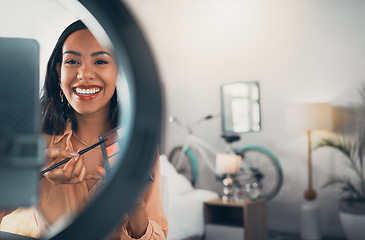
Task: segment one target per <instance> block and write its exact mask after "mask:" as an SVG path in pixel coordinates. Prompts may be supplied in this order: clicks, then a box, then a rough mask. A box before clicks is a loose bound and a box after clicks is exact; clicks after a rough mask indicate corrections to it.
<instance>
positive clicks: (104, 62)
mask: <svg viewBox="0 0 365 240" xmlns="http://www.w3.org/2000/svg"><path fill="white" fill-rule="evenodd" d="M95 64H108V62H107V61H105V60H97V61H95Z"/></svg>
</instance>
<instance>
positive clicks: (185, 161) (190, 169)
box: [169, 146, 198, 186]
mask: <svg viewBox="0 0 365 240" xmlns="http://www.w3.org/2000/svg"><path fill="white" fill-rule="evenodd" d="M182 148H183V147H182V146H177V147H175V148H173V149H172V151H171V153H170V155H169V161H170V162H171V164H172V165H173V166H174V167H175V168H176V170H177V172H178V173H180V174H182V175H184V176H185V177H186V178H187V179H188V180H189V181H190V182H191V184H192V185H193V186H194V185H195V182H196V180H197V179H198V164H197V161H196V158H195V156H194V154H193V152H192V151H191V150H190V149H189V148H188V149H186V150H185V152H184V153H182V154H181V151H182Z"/></svg>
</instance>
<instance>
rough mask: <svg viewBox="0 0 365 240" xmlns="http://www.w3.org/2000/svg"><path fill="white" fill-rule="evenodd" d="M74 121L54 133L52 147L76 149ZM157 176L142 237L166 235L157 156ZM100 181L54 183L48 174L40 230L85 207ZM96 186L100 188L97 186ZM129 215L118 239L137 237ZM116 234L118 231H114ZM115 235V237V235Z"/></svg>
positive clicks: (147, 203)
mask: <svg viewBox="0 0 365 240" xmlns="http://www.w3.org/2000/svg"><path fill="white" fill-rule="evenodd" d="M71 136H72V129H71V124H68V125H67V128H66V131H65V133H64V134H63V135H60V136H52V137H51V140H50V142H49V146H48V148H65V149H67V150H73V146H72V143H71ZM153 174H154V180H153V182H152V184H151V185H150V187H149V189H148V191H147V193H146V195H145V197H144V201H145V206H146V214H147V218H148V221H149V224H148V227H147V230H146V232H145V234H144V235H143V236H142V237H141V238H140V239H143V240H145V239H156V240H160V239H166V237H167V229H168V223H167V219H166V215H165V212H164V210H163V206H162V199H161V177H160V163H159V161H158V160H156V163H155V166H154V169H153ZM99 186H100V184H96V185H95V186H94V187H93V188H92V189H91V190H90V191H89V190H88V188H87V184H86V182H85V181H84V182H82V183H78V184H58V185H54V184H53V183H52V182H50V181H49V180H48V179H47V178H45V177H44V178H42V180H41V182H40V198H39V204H38V206H37V207H36V218H37V224H38V226H39V229H40V233H41V234H42V233H45V232H46V231H47V230H48V229H49V228H50V227H52V224H54V223H56V222H57V221H59V220H60V219H62V218H65V217H66V218H67V217H70V216H71V217H72V216H74V215H76V214H77V213H78V212H79V211H80V210H82V209H83V207H84V206H85V204H86V203H87V202H88V200H89V198H90V197H91V196H92V195H93V194H94V192H95V191H97V189H98V187H99ZM95 189H96V190H95ZM128 226H129V224H128V219H127V217H126V219H125V221H124V223H123V224H122V226H121V227H120V228H119V231H118V232H119V233H118V235H119V236H120V237H119V236H118V237H117V239H123V240H124V239H133V238H131V237H130V230H129V229H128ZM113 236H114V235H113ZM113 239H115V238H114V237H113Z"/></svg>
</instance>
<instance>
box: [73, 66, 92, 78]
mask: <svg viewBox="0 0 365 240" xmlns="http://www.w3.org/2000/svg"><path fill="white" fill-rule="evenodd" d="M94 77H95V73H94V70H93V66H90V65H89V64H82V65H81V66H80V67H79V70H78V73H77V79H79V80H91V79H93V78H94Z"/></svg>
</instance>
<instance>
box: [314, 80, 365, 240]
mask: <svg viewBox="0 0 365 240" xmlns="http://www.w3.org/2000/svg"><path fill="white" fill-rule="evenodd" d="M360 95H361V100H362V101H361V104H359V105H358V106H357V107H356V109H357V110H358V111H357V112H358V113H359V115H360V117H361V118H360V119H361V120H362V121H361V127H360V129H361V130H360V131H359V135H358V139H357V140H355V141H354V140H351V139H349V138H347V137H345V136H344V135H341V134H336V135H335V136H333V137H326V138H322V139H321V140H320V141H319V142H318V143H317V145H316V147H315V149H318V148H322V147H331V148H333V149H336V150H338V151H340V152H341V153H342V154H343V155H344V156H345V158H344V159H345V160H346V162H347V165H348V167H349V169H351V170H352V173H353V174H350V175H348V176H343V175H339V174H332V175H330V176H329V177H328V179H327V181H326V182H325V184H324V185H323V187H328V186H336V187H337V188H338V190H339V194H340V203H339V210H340V220H341V224H342V227H343V230H344V231H345V234H346V237H347V239H349V240H364V239H365V171H364V158H365V87H362V88H361V89H360Z"/></svg>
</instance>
